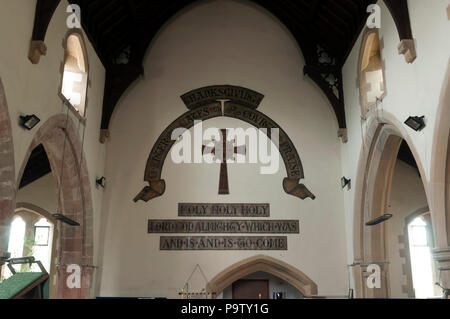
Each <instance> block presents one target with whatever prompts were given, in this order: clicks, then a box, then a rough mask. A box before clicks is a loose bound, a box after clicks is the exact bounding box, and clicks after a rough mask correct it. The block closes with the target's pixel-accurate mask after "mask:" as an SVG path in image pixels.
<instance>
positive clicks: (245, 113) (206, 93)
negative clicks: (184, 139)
mask: <svg viewBox="0 0 450 319" xmlns="http://www.w3.org/2000/svg"><path fill="white" fill-rule="evenodd" d="M263 98H264V95H262V94H260V93H258V92H255V91H252V90H250V89H246V88H243V87H238V86H231V85H216V86H208V87H204V88H200V89H196V90H193V91H190V92H188V93H186V94H184V95H182V96H181V99H182V100H183V102H184V103H185V104H186V106H187V108H188V109H189V111H188V112H186V113H184V114H183V115H181V116H180V117H179V118H177V119H176V120H175V121H173V122H172V123H171V124H170V125H169V126H168V127H167V128H166V129H165V130H164V132H162V134H161V135H160V136H159V138H158V140H157V141H156V143H155V145H154V146H153V148H152V151H151V152H150V156H149V157H148V160H147V166H146V168H145V176H144V180H145V181H146V182H148V184H149V185H148V186H145V187H144V188H143V189H142V190H141V192H140V193H139V194H138V195H137V196H136V197H135V198H134V201H135V202H137V201H139V200H143V201H145V202H148V201H149V200H151V199H153V198H155V197H158V196H161V195H162V194H164V191H165V188H166V183H165V181H164V179H161V172H162V168H163V165H164V161H165V159H166V157H167V154H168V153H169V151H170V149H171V148H172V146H173V145H174V144H175V142H176V141H174V140H172V139H171V136H172V131H173V130H174V129H176V128H186V129H189V128H191V127H193V126H194V121H197V120H202V121H204V120H208V119H211V118H215V117H219V116H227V117H231V118H235V119H239V120H243V121H245V122H247V123H249V124H251V125H253V126H255V127H256V128H258V129H260V128H267V129H270V128H278V129H279V146H278V150H279V151H280V154H281V157H282V158H283V161H284V165H285V166H286V171H287V177H286V178H284V180H283V189H284V191H285V192H286V193H288V194H290V195H293V196H296V197H298V198H301V199H306V198H308V197H309V198H311V199H315V196H314V194H313V193H311V192H310V191H309V190H308V188H307V187H306V186H305V185H303V184H301V183H299V181H300V180H301V179H303V178H304V174H303V166H302V162H301V160H300V157H299V156H298V153H297V150H296V148H295V146H294V144H293V143H292V141H291V139H290V138H289V136H288V135H287V134H286V132H284V130H283V129H282V128H281V127H280V126H279V125H278V124H277V123H275V121H273V120H272V119H271V118H269V117H268V116H267V115H265V114H263V113H261V112H259V111H257V110H256V108H258V106H259V104H260V103H261V101H262V99H263ZM223 100H225V102H224V105H225V106H224V109H223V110H222V104H221V101H223ZM268 131H269V130H268Z"/></svg>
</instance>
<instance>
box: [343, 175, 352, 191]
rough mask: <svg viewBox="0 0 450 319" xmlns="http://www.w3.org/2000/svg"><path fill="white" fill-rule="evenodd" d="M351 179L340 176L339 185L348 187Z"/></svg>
mask: <svg viewBox="0 0 450 319" xmlns="http://www.w3.org/2000/svg"><path fill="white" fill-rule="evenodd" d="M351 181H352V180H351V179H347V178H346V177H345V176H344V177H342V178H341V187H342V188H345V186H347V185H348V187H350V185H351V184H350V183H351Z"/></svg>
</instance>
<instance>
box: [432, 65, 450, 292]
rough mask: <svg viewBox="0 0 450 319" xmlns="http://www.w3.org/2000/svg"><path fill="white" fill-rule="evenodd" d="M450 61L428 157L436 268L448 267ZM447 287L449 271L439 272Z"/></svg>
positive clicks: (449, 255) (449, 282)
mask: <svg viewBox="0 0 450 319" xmlns="http://www.w3.org/2000/svg"><path fill="white" fill-rule="evenodd" d="M449 118H450V59H449V61H448V62H447V72H446V74H445V76H444V81H443V84H442V89H441V95H440V98H439V106H438V110H437V114H436V125H435V131H434V135H433V148H432V158H431V174H430V189H431V191H432V193H433V196H432V198H431V202H430V208H431V211H432V217H433V218H432V219H433V229H434V233H435V240H436V250H435V251H434V258H435V260H436V261H437V262H438V263H439V266H440V267H442V268H445V269H449V267H450V121H449ZM441 275H442V280H443V282H444V283H445V284H446V287H449V285H450V271H449V270H447V271H443V272H442V274H441Z"/></svg>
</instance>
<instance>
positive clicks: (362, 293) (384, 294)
mask: <svg viewBox="0 0 450 319" xmlns="http://www.w3.org/2000/svg"><path fill="white" fill-rule="evenodd" d="M372 264H374V265H378V266H379V267H380V287H379V288H376V287H374V288H371V287H369V285H368V283H367V280H368V278H369V276H371V275H373V274H374V273H373V271H372V272H370V271H368V267H369V266H370V265H372ZM352 267H353V268H352V269H353V276H354V279H355V289H356V297H357V298H389V289H388V287H389V286H388V267H389V264H388V263H386V262H373V263H367V262H361V263H354V264H353V265H352Z"/></svg>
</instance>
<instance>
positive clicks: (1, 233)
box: [0, 78, 16, 274]
mask: <svg viewBox="0 0 450 319" xmlns="http://www.w3.org/2000/svg"><path fill="white" fill-rule="evenodd" d="M14 179H15V168H14V145H13V136H12V128H11V120H10V117H9V111H8V103H7V102H6V93H5V90H4V88H3V83H2V80H1V78H0V257H1V256H3V254H4V253H5V252H6V251H7V249H8V239H9V229H10V224H11V219H12V217H13V215H14V206H15V204H14V202H15V197H16V183H15V180H14ZM0 274H1V269H0Z"/></svg>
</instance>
